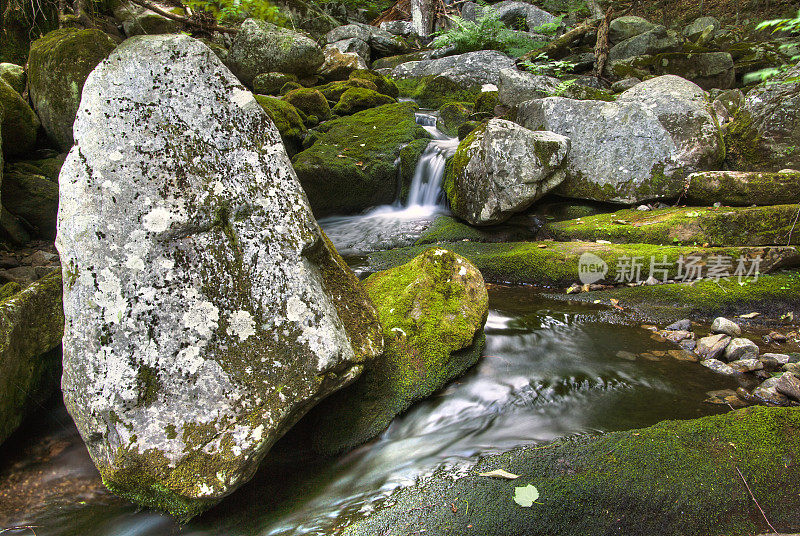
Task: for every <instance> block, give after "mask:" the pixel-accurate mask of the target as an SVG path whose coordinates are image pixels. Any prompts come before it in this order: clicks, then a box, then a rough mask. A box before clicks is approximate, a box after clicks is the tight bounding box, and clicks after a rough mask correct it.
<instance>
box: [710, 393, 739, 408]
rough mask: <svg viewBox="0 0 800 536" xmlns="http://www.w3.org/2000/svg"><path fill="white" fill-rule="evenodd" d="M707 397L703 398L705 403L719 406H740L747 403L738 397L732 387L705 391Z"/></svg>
mask: <svg viewBox="0 0 800 536" xmlns="http://www.w3.org/2000/svg"><path fill="white" fill-rule="evenodd" d="M706 394H707V395H708V398H707V399H705V400H703V402H705V403H706V404H716V405H720V406H731V407H733V408H741V407H744V406H746V405H747V402H745V401H744V400H742V399H741V398H739V395H738V394H736V391H734V390H732V389H721V390H719V391H709V392H707V393H706Z"/></svg>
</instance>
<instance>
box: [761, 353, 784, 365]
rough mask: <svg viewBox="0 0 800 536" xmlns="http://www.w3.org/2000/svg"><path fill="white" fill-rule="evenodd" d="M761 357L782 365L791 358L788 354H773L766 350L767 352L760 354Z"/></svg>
mask: <svg viewBox="0 0 800 536" xmlns="http://www.w3.org/2000/svg"><path fill="white" fill-rule="evenodd" d="M761 359H773V360H775V361H776V362H777V363H778V365H780V366H783V365H785V364H787V363H789V361H790V359H791V358H790V357H789V355H788V354H774V353H770V352H767V353H764V354H761Z"/></svg>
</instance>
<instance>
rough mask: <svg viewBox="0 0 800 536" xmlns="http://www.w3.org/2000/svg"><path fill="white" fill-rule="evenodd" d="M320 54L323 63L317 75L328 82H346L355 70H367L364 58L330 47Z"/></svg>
mask: <svg viewBox="0 0 800 536" xmlns="http://www.w3.org/2000/svg"><path fill="white" fill-rule="evenodd" d="M322 53H323V54H324V55H325V63H323V64H322V67H321V68H320V70H319V74H320V75H321V76H323V77H324V78H326V79H328V80H347V78H348V77H349V76H350V73H352V72H353V71H355V70H356V69H366V68H367V63H366V62H365V61H364V58H363V57H362V56H360V55H358V54H355V53H350V52H343V51H342V50H341V49H339V48H337V47H334V46H331V45H328V46H326V47H325V48H324V49H323V51H322Z"/></svg>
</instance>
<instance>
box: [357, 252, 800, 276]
mask: <svg viewBox="0 0 800 536" xmlns="http://www.w3.org/2000/svg"><path fill="white" fill-rule="evenodd" d="M428 247H429V246H410V247H406V248H400V249H394V250H390V251H380V252H375V253H370V254H369V256H368V263H369V267H370V269H372V270H376V271H377V270H386V269H388V268H391V267H394V266H399V265H400V264H403V263H405V262H408V261H409V260H410V259H412V258H414V257H415V256H417V255H418V254H419V253H421V252H422V251H424V250H425V249H427V248H428ZM441 247H446V248H447V249H450V250H452V251H454V252H455V253H457V254H459V255H461V256H463V257H465V258H467V259H468V260H469V261H470V262H472V263H473V264H474V265H475V266H477V267H478V268H479V269H480V271H481V273H482V274H483V277H484V279H486V281H489V282H492V283H512V284H531V285H536V286H541V287H557V288H565V287H567V286H569V285H571V284H572V283H576V282H579V274H580V273H581V256H582V255H583V254H585V253H591V254H593V255H595V256H597V257H598V258H599V259H600V260H601V261H603V262H605V263H606V264H607V265H608V271H607V273H606V275H605V278H604V279H601V280H600V281H599V282H606V283H609V282H611V283H613V282H614V281H615V280H616V279H617V278H618V277H620V276H622V275H629V271H627V270H626V266H631V261H632V260H633V259H637V260H638V262H639V263H640V264H641V266H642V268H641V273H640V278H641V280H642V281H644V280H645V279H647V277H648V274H649V270H650V260H651V259H655V261H656V262H658V263H661V262H664V263H665V264H666V265H667V266H668V269H667V270H666V275H667V277H668V278H675V277H677V276H678V275H679V274H681V275H685V272H686V270H685V268H683V267H682V266H681V264H680V263H679V262H678V260H679V259H680V258H681V256H683V258H684V259H688V258H689V257H697V264H699V265H701V266H707V265H708V263H709V261H710V260H712V259H713V258H718V257H722V258H730V259H732V262H733V266H732V267H731V270H733V269H734V268H735V267H736V261H737V259H739V257H743V258H745V259H747V260H748V261H749V260H752V259H756V258H757V257H760V258H761V263H760V270H761V273H768V272H770V271H773V270H776V269H778V268H781V267H784V266H787V265H789V266H791V265H797V264H798V262H800V254H798V252H797V249H796V248H794V247H778V246H776V247H749V248H737V247H728V248H721V247H716V248H714V247H709V248H703V247H689V246H661V245H654V244H598V243H596V242H552V241H540V242H509V243H504V244H484V243H478V242H455V243H452V244H446V245H444V244H443V245H441ZM747 266H751V263H750V262H748V263H747ZM681 270H683V272H680V271H681ZM662 275H663V274H662V273H657V275H656V277H658V278H659V279H661V278H662ZM666 286H669V285H662V286H659V287H657V288H663V287H666ZM653 288H656V287H653Z"/></svg>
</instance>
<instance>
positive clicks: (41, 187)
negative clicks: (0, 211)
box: [1, 171, 58, 240]
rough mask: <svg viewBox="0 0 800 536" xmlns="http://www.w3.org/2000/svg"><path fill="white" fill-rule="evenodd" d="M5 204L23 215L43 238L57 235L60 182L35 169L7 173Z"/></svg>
mask: <svg viewBox="0 0 800 536" xmlns="http://www.w3.org/2000/svg"><path fill="white" fill-rule="evenodd" d="M1 198H2V205H3V208H6V209H8V211H9V212H11V213H12V214H13V215H14V216H16V217H18V218H22V219H23V220H24V221H26V222H27V223H28V224H29V225H31V226H33V228H34V229H35V234H36V235H37V236H39V237H41V238H46V239H48V240H53V239H54V238H55V237H56V211H57V210H58V185H57V184H56V183H54V182H53V181H51V180H50V179H48V178H47V177H44V176H42V175H37V174H34V173H25V172H21V171H11V172H7V173H5V174H4V175H3V188H2V196H1Z"/></svg>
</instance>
